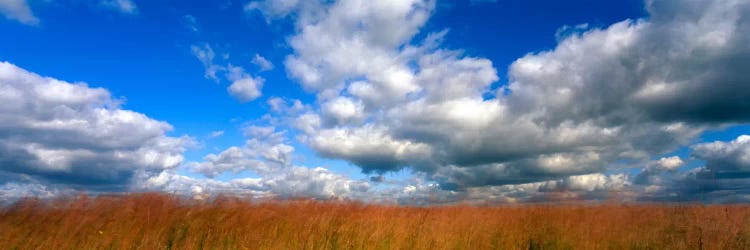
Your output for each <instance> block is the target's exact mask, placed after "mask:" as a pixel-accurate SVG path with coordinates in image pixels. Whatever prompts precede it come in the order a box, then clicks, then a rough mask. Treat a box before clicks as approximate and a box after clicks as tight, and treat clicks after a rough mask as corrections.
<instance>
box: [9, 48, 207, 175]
mask: <svg viewBox="0 0 750 250" xmlns="http://www.w3.org/2000/svg"><path fill="white" fill-rule="evenodd" d="M0 89H2V94H0V102H2V103H5V105H2V107H0V119H2V120H3V122H2V124H0V172H6V173H14V174H24V175H28V176H32V177H33V178H35V179H38V180H39V181H41V182H45V181H51V182H54V183H67V184H71V185H82V186H88V188H89V189H107V190H112V189H114V190H117V189H120V190H122V189H123V188H124V186H125V185H127V183H128V182H130V180H131V177H132V176H133V175H134V173H135V172H136V171H147V172H151V171H157V172H158V171H162V170H164V169H171V168H175V167H177V166H178V165H180V164H181V162H182V160H183V156H182V153H183V151H184V150H185V147H186V146H188V145H191V144H192V143H193V139H192V138H190V137H171V136H167V135H166V133H167V132H169V131H170V130H171V129H172V127H171V126H170V125H169V124H167V123H165V122H161V121H157V120H153V119H151V118H149V117H147V116H146V115H144V114H141V113H137V112H134V111H130V110H125V109H122V108H120V106H119V104H120V101H119V100H117V99H113V98H112V97H111V96H110V93H109V92H108V91H107V90H105V89H102V88H91V87H89V86H87V85H86V84H85V83H68V82H64V81H61V80H57V79H54V78H49V77H42V76H39V75H37V74H34V73H31V72H28V71H26V70H23V69H21V68H18V67H17V66H15V65H13V64H10V63H7V62H2V63H0Z"/></svg>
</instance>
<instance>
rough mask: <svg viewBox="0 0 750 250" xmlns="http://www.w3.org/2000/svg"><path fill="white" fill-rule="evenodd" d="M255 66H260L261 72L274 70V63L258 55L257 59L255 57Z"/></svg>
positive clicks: (256, 55)
mask: <svg viewBox="0 0 750 250" xmlns="http://www.w3.org/2000/svg"><path fill="white" fill-rule="evenodd" d="M253 64H255V66H258V68H259V69H260V71H269V70H272V69H273V63H271V61H269V60H268V59H266V58H265V57H262V56H260V55H258V54H255V57H253Z"/></svg>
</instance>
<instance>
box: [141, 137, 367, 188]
mask: <svg viewBox="0 0 750 250" xmlns="http://www.w3.org/2000/svg"><path fill="white" fill-rule="evenodd" d="M285 133H286V132H285V131H277V130H276V128H275V127H271V126H256V125H251V126H248V127H247V128H245V136H247V137H248V140H247V142H246V144H245V146H243V147H229V148H228V149H226V150H224V151H223V152H221V153H220V154H209V155H207V156H205V157H204V159H203V161H201V162H189V163H187V164H186V166H187V167H188V168H190V169H192V170H193V171H196V172H199V173H202V174H203V175H205V176H207V177H209V178H213V177H215V176H217V175H219V174H221V173H225V172H231V173H240V172H244V171H249V172H251V173H254V174H257V175H259V176H260V177H259V178H240V179H233V180H230V181H226V182H223V181H216V180H213V179H208V180H206V179H202V180H201V179H195V178H190V177H186V176H179V175H176V174H174V173H171V172H163V173H162V174H160V175H159V176H152V177H149V178H146V179H145V180H144V181H143V182H142V183H141V184H140V185H139V186H140V187H142V188H145V189H157V190H158V189H162V190H173V191H180V192H182V193H186V194H187V193H188V192H189V191H190V192H192V190H194V189H195V187H196V186H197V187H200V190H205V191H211V192H221V193H237V194H252V195H254V196H256V197H307V198H317V199H331V198H357V197H365V196H366V195H365V193H366V191H368V189H369V187H370V184H369V183H368V182H366V181H360V180H352V179H351V178H349V177H346V176H344V175H340V174H336V173H333V172H331V171H330V170H328V169H326V168H322V167H317V168H308V167H304V166H295V165H293V164H292V153H293V152H294V147H292V146H290V145H288V144H285V142H286V136H285Z"/></svg>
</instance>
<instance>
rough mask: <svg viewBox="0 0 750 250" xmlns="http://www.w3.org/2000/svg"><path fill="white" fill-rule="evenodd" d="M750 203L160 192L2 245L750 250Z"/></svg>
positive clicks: (14, 210)
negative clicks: (428, 201) (442, 200)
mask: <svg viewBox="0 0 750 250" xmlns="http://www.w3.org/2000/svg"><path fill="white" fill-rule="evenodd" d="M749 223H750V206H739V205H730V206H701V205H618V204H604V205H554V206H552V205H550V206H544V205H528V206H500V207H497V206H495V207H483V206H464V205H454V206H436V207H403V206H383V205H365V204H361V203H354V202H315V201H265V202H257V201H256V202H250V201H244V200H241V199H233V198H218V199H216V200H213V201H211V202H200V201H190V200H183V199H179V198H176V197H171V196H167V195H159V194H134V195H128V196H108V197H98V198H89V197H85V196H82V197H77V198H70V199H58V200H55V201H37V200H26V201H23V202H19V203H17V204H15V205H13V206H9V207H6V208H4V209H3V210H2V211H1V212H0V249H748V248H750V228H749V227H748V226H750V224H749Z"/></svg>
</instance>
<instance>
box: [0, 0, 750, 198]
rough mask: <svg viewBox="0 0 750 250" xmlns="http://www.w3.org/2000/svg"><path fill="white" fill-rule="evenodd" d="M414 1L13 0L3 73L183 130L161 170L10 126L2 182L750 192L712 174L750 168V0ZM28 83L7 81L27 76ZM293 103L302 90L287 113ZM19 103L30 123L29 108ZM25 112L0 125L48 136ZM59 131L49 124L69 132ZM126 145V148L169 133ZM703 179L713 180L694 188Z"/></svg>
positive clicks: (406, 193) (25, 186)
mask: <svg viewBox="0 0 750 250" xmlns="http://www.w3.org/2000/svg"><path fill="white" fill-rule="evenodd" d="M404 3H406V2H402V3H389V2H383V3H380V4H366V3H362V2H360V1H333V2H320V3H318V2H308V3H304V2H297V1H291V0H290V1H277V2H273V1H270V2H263V1H234V0H228V1H221V2H207V1H137V0H136V1H131V0H112V1H108V0H102V1H96V0H88V1H87V0H77V1H73V0H70V1H64V0H60V1H34V0H29V1H23V0H6V1H0V14H2V16H3V18H1V19H0V32H1V33H2V34H3V37H4V38H5V39H0V61H4V62H7V63H9V64H10V65H11V66H7V67H8V69H6V70H10V69H11V68H18V69H22V70H23V71H24V72H26V73H28V74H35V75H39V76H43V77H51V78H54V79H59V80H62V81H65V82H67V83H69V84H74V85H75V84H76V83H80V82H85V83H86V84H87V87H86V88H88V89H94V88H103V89H106V90H108V91H109V93H111V98H109V99H112V100H116V101H121V102H122V103H123V104H122V105H119V106H116V107H106V108H108V109H109V110H129V111H133V112H137V113H139V114H143V115H145V116H146V118H148V120H147V122H150V121H162V122H166V123H168V124H169V125H171V127H172V129H171V130H169V129H164V130H161V133H163V134H159V133H157V135H153V137H148V138H149V139H148V140H155V141H161V140H172V139H176V138H181V140H182V141H181V142H180V143H179V146H177V147H176V148H170V149H169V150H168V151H169V154H167V155H169V156H172V155H173V154H174V155H175V156H179V157H181V159H180V161H179V163H170V164H166V163H165V165H160V166H158V167H153V166H151V165H148V166H145V165H144V166H138V164H136V163H128V162H124V163H122V162H119V160H121V159H119V158H118V162H114V160H111V159H110V160H108V159H109V158H106V157H99V158H98V157H90V158H91V159H89V158H86V159H85V160H84V159H83V158H81V159H79V158H76V157H82V156H77V154H73V153H71V152H74V151H75V152H78V151H76V150H84V149H85V150H89V149H88V148H86V147H84V146H80V147H79V146H74V145H68V146H63V147H61V148H57V147H59V146H54V147H53V146H50V145H52V144H50V145H47V144H45V143H46V141H42V139H38V138H36V137H33V136H30V137H28V138H18V136H9V135H3V136H6V137H2V139H4V140H5V143H6V144H8V146H6V147H5V149H2V150H7V151H6V152H0V156H2V157H0V159H6V160H4V161H0V164H4V166H0V167H4V169H0V170H2V174H0V183H5V184H4V185H5V186H4V189H2V190H5V191H0V195H4V196H6V197H16V196H19V195H28V194H36V195H39V194H48V195H55V194H58V193H65V192H69V191H70V190H75V191H87V190H92V191H100V190H104V191H122V190H128V191H141V190H145V191H179V192H184V193H187V194H193V195H203V194H206V193H213V192H211V191H214V192H222V191H227V190H228V191H231V192H239V193H251V194H254V195H280V196H310V197H332V196H336V197H347V198H361V199H365V200H389V199H391V198H393V199H400V200H412V201H413V200H418V199H417V198H415V197H418V196H419V195H426V194H427V193H431V194H432V195H433V196H434V194H435V193H439V194H440V195H441V197H444V199H445V201H454V200H456V199H457V198H456V197H462V198H460V199H470V200H477V201H489V202H517V201H523V200H537V199H534V198H533V197H537V196H543V197H546V196H550V197H552V195H550V194H551V193H555V192H574V193H576V194H577V195H578V196H580V197H586V198H587V199H594V200H596V199H598V198H599V197H601V196H602V194H604V193H608V192H612V191H613V190H615V191H619V192H623V193H627V195H626V196H627V197H626V199H633V200H695V199H698V198H696V197H698V196H695V194H696V193H705V192H707V193H709V194H712V193H715V195H701V196H700V197H702V198H699V199H703V200H705V201H707V202H714V201H716V202H727V201H744V200H745V199H746V198H745V197H746V196H745V193H746V191H750V190H745V189H744V187H745V185H747V184H746V182H745V181H744V179H737V178H732V179H727V180H724V179H712V180H704V179H701V178H699V177H696V176H701V174H700V173H704V172H705V173H712V174H715V173H719V172H720V173H725V172H726V173H729V174H737V175H738V176H742V174H744V171H746V170H747V169H750V165H746V164H750V161H747V159H748V157H750V156H749V155H747V154H748V152H750V151H748V148H750V146H745V145H746V143H745V141H744V140H741V138H740V136H741V135H744V134H748V127H747V125H746V124H747V122H748V116H747V115H746V114H745V113H744V112H743V111H742V110H743V107H746V106H747V105H748V104H747V102H746V101H742V100H743V98H744V97H746V95H747V90H744V89H747V86H748V84H750V81H748V77H747V76H743V75H741V74H739V73H740V72H739V71H738V70H737V69H738V68H741V67H742V65H745V64H744V63H746V62H747V61H748V60H750V58H748V57H747V54H743V53H746V52H747V48H746V46H742V45H741V42H742V41H744V40H742V39H747V35H742V34H741V33H742V30H744V29H745V28H746V26H747V24H746V22H744V21H742V20H744V19H743V18H747V17H748V15H749V14H748V11H747V10H748V6H747V4H746V3H745V2H744V1H733V2H731V3H711V2H709V1H696V3H680V2H679V1H655V2H652V1H647V2H644V1H640V0H624V1H588V0H587V1H584V0H576V1H565V2H562V1H542V0H534V1H520V0H517V1H516V0H498V1H437V2H433V1H408V3H407V4H406V5H405V7H404ZM342 6H344V7H343V8H342ZM346 6H349V7H346ZM346 8H351V9H350V11H349V12H348V11H346ZM342 9H343V11H342ZM401 10H405V11H406V12H405V13H404V14H403V15H401V12H398V11H401ZM693 12H695V13H697V14H695V15H692V16H691V15H689V14H684V15H683V14H674V13H693ZM394 13H395V14H394ZM720 15H726V16H728V17H735V18H734V19H732V18H726V20H719V19H717V18H715V17H716V16H720ZM627 20H630V21H627ZM712 22H713V23H712ZM706 23H708V24H707V25H706V27H703V26H701V24H706ZM712 25H713V26H715V27H727V28H726V29H720V28H714V29H711V28H710V27H711V26H712ZM674 27H683V29H684V30H685V31H684V33H679V32H675V31H674V30H675V29H674ZM684 27H690V28H684ZM665 30H666V31H669V32H666V31H665ZM660 32H661V34H663V35H659V34H660ZM391 35H392V36H391ZM685 38H689V40H685ZM706 39H709V40H706ZM711 39H713V40H711ZM717 39H718V40H721V39H724V40H721V41H718V40H717ZM433 40H434V41H433ZM431 41H432V42H431ZM691 41H696V42H691ZM329 43H330V44H329ZM612 44H614V45H612ZM347 46H348V47H347ZM607 46H609V47H607ZM685 47H687V50H688V51H682V50H679V48H685ZM347 48H348V49H347ZM649 50H654V51H657V52H653V53H652V52H650V51H649ZM664 51H673V53H672V54H669V53H667V52H664ZM680 53H684V55H683V54H680ZM696 53H705V56H704V57H703V58H699V57H698V56H695V57H693V56H694V55H696ZM201 54H203V55H207V54H211V55H212V57H211V58H209V59H206V58H205V57H204V58H201ZM349 55H353V56H352V57H355V58H349V57H348V56H349ZM359 56H361V57H359ZM261 59H263V60H265V61H267V62H268V63H270V64H269V65H263V63H260V62H259V61H262V60H261ZM701 60H703V61H701ZM704 62H705V63H707V64H708V65H716V66H709V67H705V66H700V65H702V64H701V63H704ZM636 64H639V65H645V66H644V67H649V66H650V67H651V68H652V69H653V70H651V71H649V70H643V69H640V68H637V67H635V66H632V65H636ZM271 65H272V66H271ZM602 65H604V66H602ZM606 65H615V66H611V67H608V66H606ZM694 65H695V66H694ZM212 67H213V69H214V70H216V72H215V75H212V74H210V71H211V69H212ZM535 67H537V69H536V70H534V68H535ZM659 67H663V68H659ZM701 67H703V68H701ZM542 69H546V70H542ZM695 69H699V70H697V71H696V70H695ZM689 70H692V71H690V72H689V73H686V72H688V71H689ZM233 72H234V73H233ZM26 73H24V79H26V78H29V79H31V78H33V77H31V76H28V74H26ZM19 74H20V73H19ZM451 76H458V77H457V78H456V79H452V78H451ZM318 78H319V79H318ZM12 79H17V78H11V77H10V76H9V77H7V79H3V81H5V82H4V84H9V86H15V87H13V88H24V87H23V86H26V85H22V84H20V83H15V82H12V81H13V80H12ZM445 79H448V80H445ZM34 81H39V82H40V83H39V84H40V85H39V86H47V85H44V84H45V81H46V80H43V79H42V80H39V79H37V80H34ZM558 81H559V82H558ZM29 82H33V81H32V80H29ZM13 84H15V85H13ZM246 84H249V85H246ZM711 84H718V85H719V86H720V87H716V88H713V89H718V90H716V91H710V90H709V88H711V87H708V86H711ZM235 85H236V86H237V88H236V89H233V87H234V86H235ZM18 86H21V87H18ZM431 86H437V87H431ZM622 86H633V87H632V88H630V87H622ZM26 87H28V88H29V89H31V87H29V86H26ZM79 87H80V86H79ZM38 88H49V87H38ZM665 89H666V90H665ZM444 90H445V91H444ZM701 90H707V91H705V92H700V91H701ZM373 91H374V92H373ZM620 91H622V93H619V92H620ZM654 91H656V92H654ZM659 91H662V92H659ZM663 91H667V92H663ZM696 91H698V92H696ZM503 93H504V94H503ZM570 93H573V94H570ZM665 93H666V94H665ZM700 93H706V94H704V95H701V94H700ZM29 95H31V96H29V97H28V98H41V97H38V96H34V95H33V94H29ZM503 95H507V96H503ZM567 95H570V96H572V97H570V98H569V97H568V96H567ZM727 95H729V96H728V97H727ZM622 96H625V97H627V98H622V99H618V97H622ZM722 96H723V97H725V98H721V97H722ZM476 97H478V98H480V100H477V99H472V98H476ZM571 98H572V99H571ZM481 99H483V100H484V101H482V100H481ZM45 100H46V99H44V100H43V99H40V100H39V102H42V101H45ZM281 100H283V101H284V102H285V103H286V106H293V103H294V102H295V101H296V102H298V103H299V106H297V107H296V108H295V107H286V106H285V107H286V108H275V106H274V103H278V102H280V101H281ZM6 101H7V100H6ZM277 101H278V102H277ZM29 102H33V103H37V102H34V100H31V101H29ZM50 105H52V104H50ZM55 105H63V106H65V105H68V104H55ZM45 107H47V106H45ZM72 109H74V110H76V111H78V112H79V113H81V114H84V113H85V114H89V113H88V112H94V111H95V110H94V111H91V110H78V108H72ZM80 109H85V108H80ZM663 109H673V110H684V112H683V111H675V112H671V111H669V110H667V111H664V110H663ZM443 113H444V114H447V115H446V116H443V117H437V116H438V115H435V114H443ZM724 113H727V114H726V115H715V114H724ZM22 114H23V113H13V115H14V116H13V117H14V118H18V119H21V118H28V117H24V116H23V115H22ZM6 115H9V116H10V115H11V114H6ZM16 116H18V117H16ZM433 116H434V117H433ZM85 117H90V116H85ZM307 118H309V119H312V120H314V121H315V123H316V124H317V125H314V128H313V129H311V130H310V129H308V130H306V129H304V128H303V126H302V125H300V124H302V123H301V122H302V121H311V120H309V119H307ZM39 119H41V118H39ZM87 119H88V118H87ZM91 119H94V118H91ZM88 121H89V122H92V123H96V122H97V120H88ZM523 122H528V124H523ZM14 126H15V125H14ZM14 126H8V127H7V128H0V129H4V130H5V131H2V132H4V133H0V134H11V135H20V134H21V133H19V132H17V131H35V130H28V129H30V128H28V127H19V126H22V125H18V126H15V127H14ZM144 126H145V125H144ZM21 128H23V129H26V130H15V129H21ZM35 128H36V127H35ZM108 128H110V127H97V128H94V129H105V130H106V129H108ZM150 128H151V127H148V126H146V127H140V125H138V126H136V127H135V128H131V129H134V131H132V132H133V134H135V135H137V134H139V133H140V130H138V129H142V130H144V131H145V130H148V129H150ZM526 129H528V130H526ZM55 131H57V132H49V131H44V133H50V135H49V137H51V138H53V139H54V138H58V137H64V136H63V135H62V134H56V133H63V132H60V130H55ZM63 131H64V130H63ZM77 132H80V133H82V134H90V133H89V132H90V131H77ZM99 132H101V131H99ZM29 133H36V134H43V132H41V131H36V132H29ZM91 133H93V132H91ZM101 133H106V134H107V135H109V136H112V138H120V137H128V136H129V135H128V134H109V132H107V131H105V132H101ZM112 133H114V132H112ZM149 135H151V134H149ZM516 137H517V138H516ZM45 138H46V137H45ZM97 138H100V137H97ZM97 138H91V139H92V140H94V139H97ZM333 138H335V140H334V139H333ZM714 141H720V142H719V144H708V143H711V142H714ZM379 143H381V144H379ZM526 143H528V144H526ZM156 144H158V145H162V144H163V143H162V144H159V143H156ZM27 145H42V146H40V147H44V148H45V150H51V151H50V152H63V151H64V152H68V153H69V155H68V154H65V155H64V156H60V157H61V158H63V159H66V161H65V164H64V165H66V164H67V165H69V166H67V165H66V166H67V167H68V168H72V169H74V170H68V171H67V172H65V171H63V172H55V171H54V170H49V169H45V167H40V166H35V165H34V164H32V163H23V162H24V161H22V160H19V159H14V158H13V157H12V156H10V155H12V154H11V153H9V152H14V151H10V149H9V148H18V149H19V150H21V149H23V150H29V151H28V153H29V154H30V155H33V156H35V157H38V158H40V159H38V160H40V161H42V160H43V159H41V157H42V154H41V153H38V152H36V151H33V150H30V149H28V148H29V146H27ZM54 145H57V144H54ZM340 145H345V146H340ZM118 146H122V148H115V149H113V151H112V152H116V153H121V152H130V151H128V150H135V149H133V148H136V149H138V150H140V149H144V150H145V149H149V150H150V149H152V146H148V145H128V146H124V145H118ZM233 148H234V149H236V150H237V151H236V152H235V151H232V149H233ZM55 150H57V151H55ZM138 150H135V151H133V152H141V151H138ZM159 150H164V149H163V148H159V149H156V151H157V152H162V151H159ZM39 152H42V151H39ZM44 152H47V151H44ZM91 152H100V151H96V150H93V149H92V150H91ZM232 152H235V153H236V155H231V154H230V153H232ZM110 153H111V152H110ZM61 154H62V153H61ZM212 155H213V156H212ZM230 156H231V157H230ZM3 157H4V158H3ZM131 157H148V156H131ZM211 157H214V158H211ZM670 157H671V158H670ZM670 159H671V162H672V164H669V163H668V162H669V160H670ZM131 160H133V161H136V160H135V159H131ZM662 160H663V161H662ZM50 164H52V163H50ZM76 164H79V165H76ZM120 164H123V165H128V166H131V165H132V167H121V168H120V167H116V171H115V173H117V174H114V175H116V176H120V175H122V176H123V177H122V178H124V179H121V178H119V177H117V178H115V179H113V180H109V179H107V178H99V177H91V178H93V179H96V180H97V183H100V184H101V183H105V184H106V183H108V182H109V181H111V184H112V185H104V184H102V185H99V186H89V185H88V184H85V183H83V182H81V183H79V182H77V180H79V179H87V178H89V177H90V176H85V175H79V174H77V171H82V172H86V170H89V169H90V168H110V167H109V166H115V165H117V166H119V165H120ZM545 164H547V165H545ZM550 164H551V165H550ZM555 164H558V165H555ZM48 165H49V164H48ZM46 167H47V168H51V169H54V167H51V165H50V166H46ZM316 167H322V168H321V169H318V170H315V171H313V170H310V169H315V168H316ZM677 167H679V170H675V168H677ZM78 168H80V169H81V170H78ZM29 169H33V171H32V170H29ZM39 169H43V170H39ZM305 169H307V170H305ZM91 171H94V172H96V171H97V170H91ZM300 171H301V172H300ZM305 171H307V172H305ZM316 171H317V172H316ZM303 172H304V173H303ZM290 173H291V174H290ZM297 174H299V176H297ZM105 175H107V174H105ZM381 175H382V176H384V178H383V179H379V178H378V176H381ZM82 176H83V177H82ZM371 177H372V179H371ZM139 178H140V179H139ZM691 182H695V183H700V185H699V186H700V187H701V188H702V189H700V190H686V188H684V187H685V186H689V185H690V184H686V183H691ZM238 183H239V184H238ZM247 183H252V184H247ZM290 190H291V191H290ZM522 190H534V191H533V192H528V191H522ZM550 190H551V191H550ZM622 190H627V192H624V191H622ZM728 190H732V192H731V194H729V195H727V192H728ZM420 192H422V193H420ZM466 197H469V198H466ZM498 197H499V198H498ZM705 197H709V198H705Z"/></svg>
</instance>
